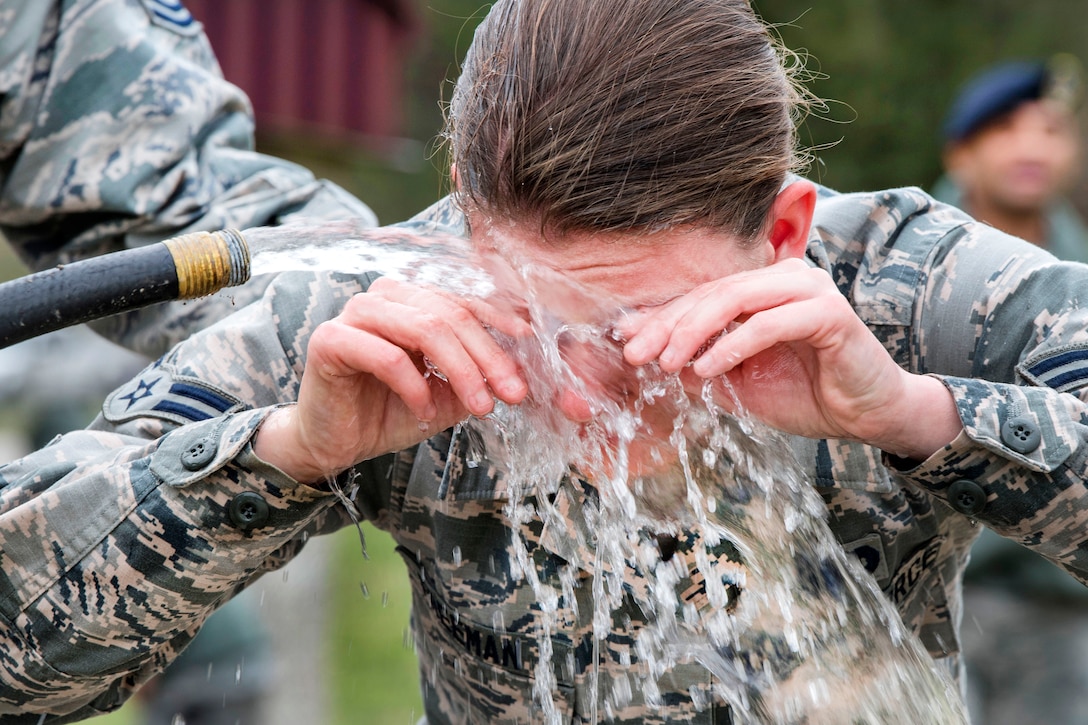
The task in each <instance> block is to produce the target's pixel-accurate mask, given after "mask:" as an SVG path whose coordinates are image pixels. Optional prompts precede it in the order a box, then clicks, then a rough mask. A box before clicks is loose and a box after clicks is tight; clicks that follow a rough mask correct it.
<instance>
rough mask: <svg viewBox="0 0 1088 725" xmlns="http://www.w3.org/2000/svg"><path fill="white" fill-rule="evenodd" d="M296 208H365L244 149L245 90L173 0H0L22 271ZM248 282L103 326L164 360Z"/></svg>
mask: <svg viewBox="0 0 1088 725" xmlns="http://www.w3.org/2000/svg"><path fill="white" fill-rule="evenodd" d="M297 216H307V217H323V218H334V217H338V218H343V217H358V218H361V219H364V218H365V219H368V220H370V221H371V222H372V223H376V220H375V218H374V215H373V213H372V212H371V211H370V210H369V209H368V208H367V207H366V206H365V205H363V204H362V203H361V202H359V201H358V200H357V199H355V198H354V197H352V196H351V195H350V194H348V193H347V192H345V191H344V190H343V189H341V188H339V187H337V186H336V185H334V184H331V183H329V182H327V181H317V180H315V179H314V177H313V175H312V174H311V173H310V172H309V171H307V170H306V169H304V168H302V167H300V166H297V165H295V164H292V163H289V162H286V161H283V160H281V159H277V158H273V157H270V156H265V155H262V154H258V153H256V152H254V150H253V118H252V110H251V108H250V105H249V100H248V99H247V98H246V96H245V95H244V94H243V93H242V92H241V90H239V89H238V88H237V87H235V86H233V85H231V84H230V83H227V82H226V81H225V80H224V79H223V77H222V74H221V73H220V70H219V65H218V63H217V61H216V59H215V56H214V55H213V54H212V50H211V46H210V45H209V44H208V39H207V37H206V36H205V35H204V32H203V29H202V27H201V25H200V23H198V22H197V21H195V20H194V19H193V17H192V16H191V15H189V14H188V12H187V11H186V10H185V9H184V7H182V5H181V3H180V2H176V1H175V0H35V2H26V1H25V0H0V234H2V235H3V237H6V238H7V240H8V241H9V242H10V243H11V245H12V246H13V247H14V248H15V249H16V251H17V252H18V253H19V256H20V257H21V258H22V260H23V261H24V262H25V263H26V264H27V265H28V266H30V268H31V269H34V270H37V269H44V268H47V267H50V266H52V265H54V264H58V263H63V262H71V261H73V260H76V259H82V258H84V257H89V256H93V255H98V254H103V253H106V252H113V251H118V250H121V249H125V248H128V247H133V246H139V245H144V244H149V243H152V242H158V241H162V240H163V239H167V238H169V237H172V236H175V235H177V234H182V233H186V232H191V231H197V230H207V229H222V228H225V227H237V228H242V229H244V228H251V227H256V226H264V225H274V224H279V223H282V222H285V221H290V220H291V219H292V218H294V217H297ZM266 281H267V280H255V281H253V282H252V283H251V284H250V285H249V288H248V289H247V290H246V291H244V292H243V291H242V290H240V289H233V290H231V291H230V293H229V294H223V295H219V296H216V297H212V298H206V299H204V300H201V301H200V302H197V303H192V302H190V303H186V304H184V305H182V304H180V303H178V304H173V305H162V306H157V307H155V308H151V309H147V310H144V311H140V312H134V313H130V314H128V315H124V316H119V317H114V318H111V319H110V320H108V321H103V322H102V323H100V324H99V325H98V328H99V331H100V332H102V333H103V334H106V335H107V336H108V337H110V338H111V339H113V340H115V341H117V342H121V343H122V344H124V345H125V346H127V347H130V348H131V349H134V350H137V351H138V352H143V353H145V354H148V355H149V356H150V357H158V356H159V355H161V354H162V353H163V352H165V351H166V350H168V349H169V348H170V347H171V346H172V345H173V344H174V343H175V342H177V341H178V340H180V339H181V338H183V337H184V335H185V330H187V329H190V328H195V327H200V326H202V325H204V324H206V323H207V321H208V320H211V319H217V318H218V317H221V316H223V315H224V314H229V312H231V311H233V309H234V307H235V306H236V305H238V304H241V302H243V301H244V300H246V299H250V298H252V297H255V296H259V295H260V293H261V291H262V289H263V286H264V284H265V283H266Z"/></svg>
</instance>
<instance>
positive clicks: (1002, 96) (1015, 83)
mask: <svg viewBox="0 0 1088 725" xmlns="http://www.w3.org/2000/svg"><path fill="white" fill-rule="evenodd" d="M1046 86H1047V67H1046V65H1045V64H1043V63H1041V62H1040V63H1034V62H1021V61H1012V62H1007V63H1002V64H1000V65H996V66H993V67H992V68H989V69H987V70H985V71H983V72H982V73H980V74H979V75H977V76H975V77H974V78H972V79H971V80H969V81H968V82H967V83H966V84H964V86H963V87H962V88H961V89H960V92H959V95H957V96H956V99H955V100H954V101H953V102H952V105H951V107H950V108H949V110H948V115H947V117H946V118H945V122H944V137H945V140H946V141H962V140H963V139H965V138H967V137H968V136H970V135H971V134H972V133H974V132H975V131H977V130H978V129H979V128H981V127H982V126H984V125H985V124H986V123H987V122H989V121H991V120H993V119H994V118H997V117H998V116H1000V115H1002V114H1004V113H1008V112H1009V111H1011V110H1013V109H1014V108H1016V107H1017V106H1019V105H1020V104H1021V103H1023V102H1024V101H1030V100H1037V99H1039V98H1042V97H1043V94H1044V92H1045V90H1046Z"/></svg>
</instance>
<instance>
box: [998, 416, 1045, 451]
mask: <svg viewBox="0 0 1088 725" xmlns="http://www.w3.org/2000/svg"><path fill="white" fill-rule="evenodd" d="M1001 440H1002V442H1004V444H1005V445H1007V446H1008V447H1009V448H1011V449H1013V450H1014V451H1016V452H1017V453H1031V452H1032V451H1034V450H1035V449H1036V448H1038V447H1039V441H1040V440H1042V436H1041V435H1040V434H1039V426H1037V425H1035V421H1033V420H1032V419H1031V418H1027V417H1025V416H1018V417H1016V418H1010V419H1009V420H1007V421H1005V425H1003V426H1001Z"/></svg>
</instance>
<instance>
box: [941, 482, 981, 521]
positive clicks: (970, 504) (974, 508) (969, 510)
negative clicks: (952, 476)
mask: <svg viewBox="0 0 1088 725" xmlns="http://www.w3.org/2000/svg"><path fill="white" fill-rule="evenodd" d="M948 503H949V504H951V505H952V508H954V509H956V510H957V511H959V512H960V513H961V514H967V515H968V516H975V515H976V514H980V513H982V510H983V509H984V508H986V492H985V491H983V490H982V486H979V485H978V484H977V483H975V482H974V481H967V480H964V481H956V482H955V483H953V484H952V485H951V486H949V487H948Z"/></svg>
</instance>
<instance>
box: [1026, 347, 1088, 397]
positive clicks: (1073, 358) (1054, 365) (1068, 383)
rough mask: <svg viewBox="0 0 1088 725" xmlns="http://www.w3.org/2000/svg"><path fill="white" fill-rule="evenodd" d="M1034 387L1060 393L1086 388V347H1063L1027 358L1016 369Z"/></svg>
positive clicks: (1087, 369)
mask: <svg viewBox="0 0 1088 725" xmlns="http://www.w3.org/2000/svg"><path fill="white" fill-rule="evenodd" d="M1018 370H1019V372H1020V374H1021V375H1022V376H1024V378H1026V379H1027V380H1028V381H1030V382H1032V383H1034V384H1035V385H1045V386H1047V387H1049V388H1053V389H1054V390H1057V391H1058V392H1061V393H1067V392H1070V391H1072V390H1079V389H1080V388H1084V387H1086V386H1088V347H1064V348H1059V349H1057V350H1051V351H1049V352H1047V353H1044V354H1042V355H1038V356H1035V357H1031V358H1028V359H1027V360H1025V361H1024V362H1023V363H1022V364H1021V365H1020V366H1019V368H1018Z"/></svg>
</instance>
